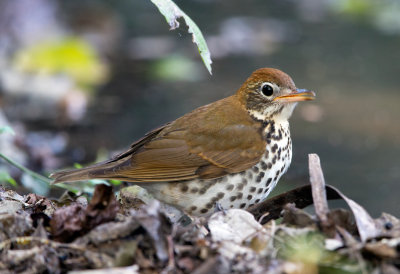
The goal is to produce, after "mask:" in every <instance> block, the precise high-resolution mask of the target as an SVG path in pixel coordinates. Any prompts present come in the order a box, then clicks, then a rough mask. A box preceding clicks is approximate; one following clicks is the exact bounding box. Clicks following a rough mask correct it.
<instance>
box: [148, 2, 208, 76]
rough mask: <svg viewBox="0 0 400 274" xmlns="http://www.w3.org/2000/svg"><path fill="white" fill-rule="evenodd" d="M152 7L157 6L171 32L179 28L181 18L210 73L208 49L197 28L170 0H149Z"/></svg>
mask: <svg viewBox="0 0 400 274" xmlns="http://www.w3.org/2000/svg"><path fill="white" fill-rule="evenodd" d="M151 2H153V4H154V5H156V6H157V8H158V9H159V11H160V12H161V14H162V15H164V17H165V19H166V20H167V22H168V24H169V25H170V27H171V30H173V29H176V28H178V27H179V22H178V19H179V18H181V17H182V18H183V19H184V20H185V22H186V25H187V26H188V27H189V29H188V32H189V33H191V34H192V36H193V43H195V44H196V45H197V48H198V49H199V53H200V56H201V59H203V62H204V65H205V66H206V68H207V70H208V72H209V73H210V74H212V72H211V63H212V61H211V55H210V51H209V49H208V46H207V43H206V40H205V39H204V37H203V34H202V33H201V31H200V29H199V27H198V26H197V25H196V23H195V22H193V20H192V19H190V17H189V16H187V14H186V13H184V12H183V11H182V10H181V9H180V8H179V7H178V6H177V5H176V4H175V3H174V2H173V1H172V0H151Z"/></svg>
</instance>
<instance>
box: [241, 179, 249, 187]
mask: <svg viewBox="0 0 400 274" xmlns="http://www.w3.org/2000/svg"><path fill="white" fill-rule="evenodd" d="M247 183H248V182H247V179H246V178H243V179H242V184H243V185H244V186H245V185H247Z"/></svg>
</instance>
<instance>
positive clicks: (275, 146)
mask: <svg viewBox="0 0 400 274" xmlns="http://www.w3.org/2000/svg"><path fill="white" fill-rule="evenodd" d="M277 149H278V145H277V144H275V145H273V146H272V148H271V151H272V153H275V151H276V150H277Z"/></svg>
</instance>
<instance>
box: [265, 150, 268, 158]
mask: <svg viewBox="0 0 400 274" xmlns="http://www.w3.org/2000/svg"><path fill="white" fill-rule="evenodd" d="M268 156H269V151H268V150H266V151H265V153H264V157H265V159H268Z"/></svg>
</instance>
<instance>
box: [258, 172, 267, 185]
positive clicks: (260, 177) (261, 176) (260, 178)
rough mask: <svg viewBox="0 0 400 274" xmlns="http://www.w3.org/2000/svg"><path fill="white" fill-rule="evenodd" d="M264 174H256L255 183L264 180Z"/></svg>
mask: <svg viewBox="0 0 400 274" xmlns="http://www.w3.org/2000/svg"><path fill="white" fill-rule="evenodd" d="M264 175H265V173H264V172H260V174H258V176H257V178H256V182H257V183H259V182H261V180H262V178H264Z"/></svg>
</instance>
